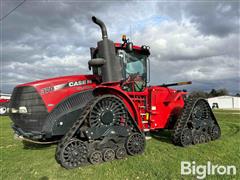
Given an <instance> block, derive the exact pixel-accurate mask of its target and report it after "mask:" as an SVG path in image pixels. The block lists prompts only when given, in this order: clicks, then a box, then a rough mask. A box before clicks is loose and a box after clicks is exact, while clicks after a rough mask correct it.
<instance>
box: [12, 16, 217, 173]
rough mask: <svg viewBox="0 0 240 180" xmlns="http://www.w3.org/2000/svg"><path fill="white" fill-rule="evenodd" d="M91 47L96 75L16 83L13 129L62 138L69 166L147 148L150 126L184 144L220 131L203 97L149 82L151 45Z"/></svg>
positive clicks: (62, 159) (61, 155)
mask: <svg viewBox="0 0 240 180" xmlns="http://www.w3.org/2000/svg"><path fill="white" fill-rule="evenodd" d="M92 20H93V22H94V23H96V24H97V25H99V26H100V28H101V31H102V40H101V41H99V42H98V43H97V47H96V48H90V52H91V60H90V61H89V62H88V66H89V69H91V70H92V72H93V74H92V75H75V76H65V77H58V78H53V79H47V80H41V81H36V82H31V83H27V84H22V85H19V86H17V87H15V89H14V91H13V94H12V98H11V103H10V108H9V112H10V117H11V119H12V121H13V122H14V125H13V129H14V131H15V133H16V134H17V135H18V136H20V137H22V138H24V139H25V140H29V141H32V142H36V143H49V142H54V141H55V140H59V143H58V145H57V148H56V156H55V158H56V160H57V162H58V163H59V164H61V166H63V167H65V168H68V169H69V168H75V167H78V166H82V165H86V164H90V163H91V164H96V163H100V162H103V161H111V160H113V159H121V158H123V157H125V156H126V155H127V154H128V155H137V154H141V153H143V152H144V148H145V136H144V133H145V132H149V131H150V132H153V131H158V130H161V129H169V130H171V132H172V141H173V143H174V144H176V145H179V146H188V145H192V144H198V143H205V142H208V141H211V140H215V139H218V138H219V137H220V134H221V132H220V127H219V125H218V123H217V121H216V119H215V117H214V115H213V113H212V111H211V108H210V107H209V105H208V102H207V101H206V100H204V99H202V98H199V99H191V98H187V96H186V94H187V93H186V92H184V91H179V90H174V89H171V88H169V86H176V85H184V84H190V82H181V83H174V84H163V85H158V86H147V81H148V77H149V76H148V73H149V71H148V70H149V64H148V62H149V61H148V58H149V55H150V52H149V47H148V46H141V47H140V46H135V45H133V43H132V42H129V40H127V39H126V36H123V38H122V40H123V43H113V42H112V41H111V40H109V39H108V35H107V29H106V27H105V24H104V23H103V22H102V21H101V20H99V19H97V18H96V17H92Z"/></svg>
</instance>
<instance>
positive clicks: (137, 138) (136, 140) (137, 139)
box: [126, 133, 145, 156]
mask: <svg viewBox="0 0 240 180" xmlns="http://www.w3.org/2000/svg"><path fill="white" fill-rule="evenodd" d="M144 148H145V138H144V136H143V135H142V134H140V133H133V134H131V135H130V136H129V137H128V139H127V142H126V149H127V152H128V154H130V155H132V156H133V155H136V154H141V153H143V152H144Z"/></svg>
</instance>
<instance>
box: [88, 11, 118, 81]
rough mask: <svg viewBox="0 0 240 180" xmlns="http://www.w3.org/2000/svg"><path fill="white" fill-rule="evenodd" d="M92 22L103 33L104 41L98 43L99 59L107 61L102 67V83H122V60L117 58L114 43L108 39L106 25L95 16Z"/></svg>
mask: <svg viewBox="0 0 240 180" xmlns="http://www.w3.org/2000/svg"><path fill="white" fill-rule="evenodd" d="M92 21H93V22H94V23H95V24H97V25H98V26H99V27H100V29H101V31H102V40H101V41H99V42H98V55H99V57H98V58H103V59H104V60H105V61H104V63H103V64H102V65H101V72H102V81H103V82H116V81H120V80H122V72H121V65H120V60H119V59H117V57H116V49H115V46H114V43H113V41H111V40H109V39H108V35H107V28H106V26H105V24H104V23H103V22H102V21H101V20H100V19H98V18H96V17H95V16H93V17H92ZM91 61H92V60H91ZM99 64H101V63H99Z"/></svg>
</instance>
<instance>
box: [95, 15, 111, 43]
mask: <svg viewBox="0 0 240 180" xmlns="http://www.w3.org/2000/svg"><path fill="white" fill-rule="evenodd" d="M92 21H93V22H94V23H95V24H97V25H99V26H100V28H101V30H102V39H104V38H108V35H107V28H106V26H105V24H104V22H102V21H101V20H100V19H98V18H96V17H95V16H93V17H92Z"/></svg>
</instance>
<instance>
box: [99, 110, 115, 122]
mask: <svg viewBox="0 0 240 180" xmlns="http://www.w3.org/2000/svg"><path fill="white" fill-rule="evenodd" d="M113 118H114V115H113V113H112V111H109V110H106V111H103V112H102V114H101V121H102V123H103V124H105V125H109V124H111V123H112V122H113Z"/></svg>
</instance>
